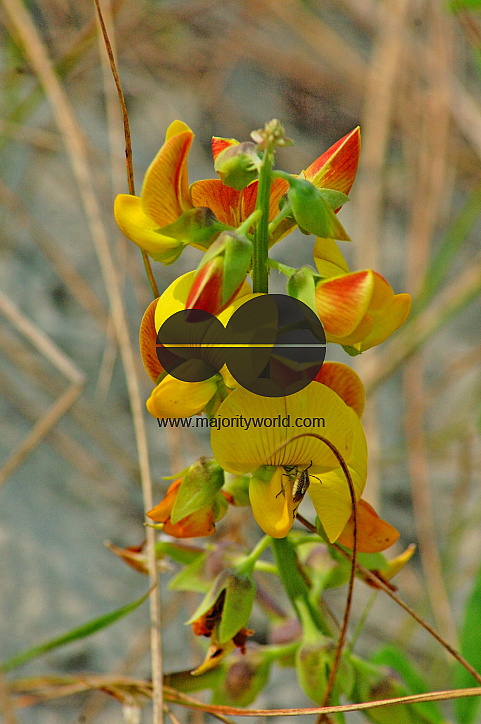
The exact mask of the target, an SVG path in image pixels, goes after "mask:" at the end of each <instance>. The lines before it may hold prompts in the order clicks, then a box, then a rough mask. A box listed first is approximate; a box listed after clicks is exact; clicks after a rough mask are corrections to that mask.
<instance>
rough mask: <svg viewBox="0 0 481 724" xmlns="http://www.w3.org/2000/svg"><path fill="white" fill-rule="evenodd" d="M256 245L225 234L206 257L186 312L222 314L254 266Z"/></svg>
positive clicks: (195, 279) (199, 267)
mask: <svg viewBox="0 0 481 724" xmlns="http://www.w3.org/2000/svg"><path fill="white" fill-rule="evenodd" d="M251 258H252V244H251V242H250V241H249V240H248V239H246V238H244V237H241V236H237V235H236V234H235V233H233V232H224V233H223V234H221V235H220V236H219V238H218V239H217V240H216V241H215V242H214V243H213V244H212V246H211V247H210V248H209V250H208V251H207V252H206V253H205V254H204V257H203V258H202V261H201V262H200V264H199V266H198V268H197V272H196V275H195V278H194V282H193V284H192V288H191V290H190V293H189V296H188V299H187V302H186V309H203V310H205V311H206V312H210V313H211V314H218V313H219V312H221V311H222V310H223V309H225V308H226V307H227V306H228V304H229V302H230V301H231V300H232V298H233V297H234V296H235V295H236V293H237V292H238V291H239V289H240V287H241V286H242V283H243V282H244V279H245V277H246V274H247V272H248V271H249V269H250V266H251Z"/></svg>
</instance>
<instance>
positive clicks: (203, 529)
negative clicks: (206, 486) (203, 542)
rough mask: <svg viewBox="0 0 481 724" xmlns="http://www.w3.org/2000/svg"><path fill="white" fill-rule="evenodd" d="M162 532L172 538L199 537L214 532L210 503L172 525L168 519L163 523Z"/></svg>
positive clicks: (212, 511) (212, 512)
mask: <svg viewBox="0 0 481 724" xmlns="http://www.w3.org/2000/svg"><path fill="white" fill-rule="evenodd" d="M163 532H164V533H167V535H171V536H173V537H174V538H199V537H202V536H207V535H213V533H215V525H214V510H213V508H212V505H206V506H205V507H204V508H200V509H199V510H196V511H195V513H191V514H190V515H188V516H186V517H185V518H182V520H179V521H178V523H175V525H173V524H172V523H171V522H170V519H169V520H167V522H166V523H165V524H164V527H163Z"/></svg>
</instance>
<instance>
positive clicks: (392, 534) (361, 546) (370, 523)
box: [337, 499, 399, 553]
mask: <svg viewBox="0 0 481 724" xmlns="http://www.w3.org/2000/svg"><path fill="white" fill-rule="evenodd" d="M357 531H358V532H357V550H358V551H359V553H380V552H381V551H385V550H386V548H390V547H391V546H392V545H393V543H395V542H396V541H397V539H398V538H399V533H398V531H397V530H396V529H395V528H393V526H392V525H391V524H390V523H387V522H386V521H385V520H382V518H380V517H379V516H378V514H377V513H376V511H375V510H374V508H373V507H372V506H371V505H369V503H367V502H366V501H365V500H362V499H361V500H360V501H359V502H358V504H357ZM337 542H338V543H340V544H341V545H343V546H345V547H346V548H351V549H352V548H353V546H354V522H353V518H352V515H351V517H350V518H349V520H348V522H347V525H346V527H345V528H344V530H343V531H342V533H341V535H340V536H339V538H338V539H337Z"/></svg>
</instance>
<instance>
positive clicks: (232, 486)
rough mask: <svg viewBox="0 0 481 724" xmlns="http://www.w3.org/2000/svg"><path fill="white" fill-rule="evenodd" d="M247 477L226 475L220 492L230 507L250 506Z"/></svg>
mask: <svg viewBox="0 0 481 724" xmlns="http://www.w3.org/2000/svg"><path fill="white" fill-rule="evenodd" d="M249 482H250V477H249V476H248V475H227V476H226V481H225V483H224V487H223V488H222V492H223V493H224V494H225V496H226V498H227V500H228V502H229V503H230V504H231V505H238V506H244V505H250V499H249Z"/></svg>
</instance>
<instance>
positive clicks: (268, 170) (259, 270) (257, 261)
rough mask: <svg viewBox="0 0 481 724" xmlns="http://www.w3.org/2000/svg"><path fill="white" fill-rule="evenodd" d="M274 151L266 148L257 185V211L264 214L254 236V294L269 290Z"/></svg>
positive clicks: (264, 292)
mask: <svg viewBox="0 0 481 724" xmlns="http://www.w3.org/2000/svg"><path fill="white" fill-rule="evenodd" d="M273 163H274V153H273V151H272V149H271V148H266V150H265V151H264V158H263V159H262V165H261V170H260V173H259V184H258V187H257V201H256V211H258V210H259V211H261V212H262V216H261V217H260V219H259V221H258V222H257V226H256V231H255V236H254V254H253V269H252V291H253V292H254V294H256V293H257V294H259V293H260V294H267V293H268V291H269V268H268V266H267V260H268V258H269V199H270V195H271V179H272V165H273Z"/></svg>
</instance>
